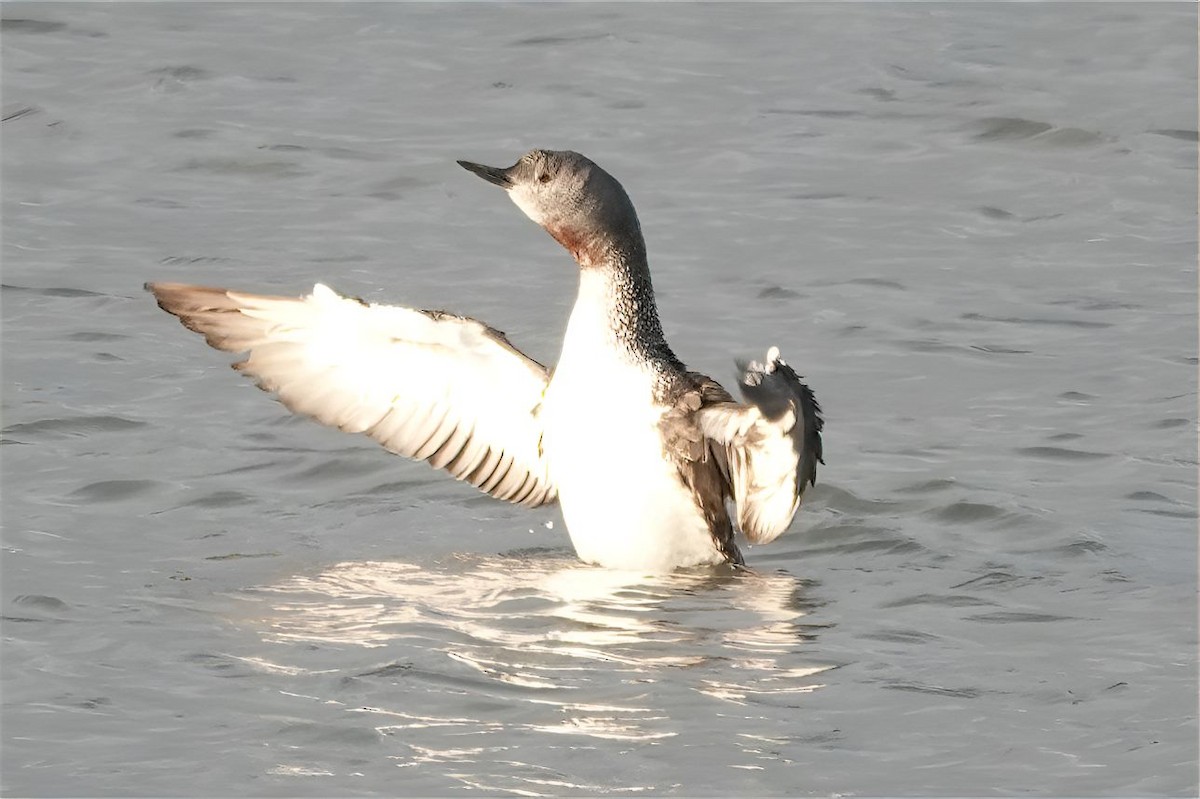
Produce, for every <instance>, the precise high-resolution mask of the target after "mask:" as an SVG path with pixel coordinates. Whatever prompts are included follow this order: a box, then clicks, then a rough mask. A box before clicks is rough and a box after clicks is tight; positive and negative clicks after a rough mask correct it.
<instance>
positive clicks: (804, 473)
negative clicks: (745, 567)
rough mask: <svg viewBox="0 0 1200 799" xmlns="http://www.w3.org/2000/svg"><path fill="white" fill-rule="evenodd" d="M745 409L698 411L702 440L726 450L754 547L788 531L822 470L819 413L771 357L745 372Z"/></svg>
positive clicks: (775, 355)
mask: <svg viewBox="0 0 1200 799" xmlns="http://www.w3.org/2000/svg"><path fill="white" fill-rule="evenodd" d="M740 367H741V369H742V380H741V390H742V396H743V397H744V398H745V399H746V400H747V404H745V405H741V404H737V403H732V402H729V403H717V404H713V405H709V406H707V407H703V408H701V409H700V410H699V411H698V413H697V417H698V421H699V425H700V429H701V431H702V432H703V433H704V435H705V436H706V437H707V438H709V439H711V440H712V441H714V442H716V443H717V444H720V445H723V447H724V451H725V456H726V466H727V470H728V476H729V482H730V484H731V487H732V489H733V500H734V502H735V504H736V505H737V515H738V526H739V527H740V528H741V530H742V532H743V533H745V534H746V538H748V539H749V540H750V541H751V542H753V543H756V544H759V543H762V544H765V543H767V542H770V541H773V540H775V539H776V538H777V537H778V536H779V535H780V534H781V533H782V532H783V531H784V530H786V529H787V527H788V525H789V524H791V521H792V517H793V516H795V515H796V510H797V509H798V508H799V507H800V500H801V498H802V497H803V495H804V490H805V488H807V487H808V486H809V485H813V484H814V483H816V480H817V463H818V462H821V463H824V461H823V460H821V428H822V427H823V424H824V423H823V421H822V420H821V406H820V405H818V404H817V400H816V398H815V397H814V396H813V393H812V391H811V390H810V389H809V388H808V386H806V385H804V383H802V382H800V378H799V376H798V375H797V374H796V372H795V371H794V370H793V369H792V367H790V366H788V365H787V364H786V363H784V362H783V361H782V360H780V358H779V350H777V349H776V348H774V347H772V348H771V349H770V351H768V352H767V359H766V363H765V364H759V363H755V362H751V363H749V364H740Z"/></svg>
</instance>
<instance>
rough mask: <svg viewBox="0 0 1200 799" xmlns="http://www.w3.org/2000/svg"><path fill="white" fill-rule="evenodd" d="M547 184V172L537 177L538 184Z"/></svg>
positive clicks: (548, 178)
mask: <svg viewBox="0 0 1200 799" xmlns="http://www.w3.org/2000/svg"><path fill="white" fill-rule="evenodd" d="M549 182H550V173H549V172H543V173H542V174H540V175H538V183H549Z"/></svg>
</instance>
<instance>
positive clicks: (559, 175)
mask: <svg viewBox="0 0 1200 799" xmlns="http://www.w3.org/2000/svg"><path fill="white" fill-rule="evenodd" d="M458 163H459V165H460V166H461V167H463V168H464V169H468V170H470V171H471V172H474V173H475V174H476V175H479V176H480V177H481V178H483V179H484V180H486V181H488V182H489V183H495V184H496V185H497V186H500V187H501V188H503V189H505V190H506V191H507V192H508V196H509V197H510V198H511V199H512V201H513V202H514V203H516V205H517V207H518V208H520V209H521V210H522V211H524V212H525V215H526V216H528V217H529V218H530V219H532V220H533V221H534V222H537V223H538V224H539V225H541V226H542V227H543V228H545V229H546V232H547V233H549V234H550V235H551V236H553V237H554V238H555V240H556V241H558V243H559V244H561V245H563V246H564V247H566V248H567V250H569V251H570V252H571V254H572V255H573V256H575V260H576V261H578V262H579V264H580V265H581V266H593V265H599V264H600V263H601V262H603V261H604V260H605V259H606V258H612V257H616V258H630V257H640V258H642V259H644V258H645V243H644V241H643V239H642V229H641V226H640V225H639V224H638V218H637V213H636V212H635V211H634V210H633V203H632V202H630V200H629V195H627V194H626V193H625V189H623V188H622V187H621V184H620V183H618V182H617V180H616V178H614V177H613V176H612V175H610V174H608V173H607V172H605V171H604V170H603V169H601V168H600V167H598V166H597V165H596V164H594V163H593V162H592V161H590V160H589V159H587V158H585V157H584V156H582V155H580V154H579V153H575V152H571V151H570V150H530V151H529V152H527V153H525V155H523V156H521V158H520V159H519V160H518V161H517V163H515V164H513V165H512V166H510V167H507V168H500V167H494V166H484V165H483V164H474V163H471V162H470V161H459V162H458Z"/></svg>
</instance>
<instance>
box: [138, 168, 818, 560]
mask: <svg viewBox="0 0 1200 799" xmlns="http://www.w3.org/2000/svg"><path fill="white" fill-rule="evenodd" d="M458 163H459V164H460V165H462V166H463V167H464V168H466V169H468V170H470V171H471V172H474V173H475V174H477V175H479V176H480V177H482V178H484V179H485V180H487V181H489V182H490V183H494V184H496V185H498V186H500V187H501V188H503V189H505V190H506V191H507V192H508V194H509V197H510V198H511V199H512V200H513V202H515V203H516V204H517V206H518V207H519V208H520V209H521V210H522V211H524V212H525V214H526V215H527V216H529V218H530V219H532V220H533V221H535V222H537V223H538V224H539V225H541V226H542V227H543V228H545V229H546V231H547V232H548V233H550V235H551V236H553V237H554V238H555V239H556V240H557V241H558V242H559V243H560V244H562V245H563V246H564V247H566V248H567V250H569V251H570V252H571V255H572V256H574V258H575V260H576V261H577V262H578V264H579V295H578V298H577V299H576V301H575V307H574V310H573V311H572V312H571V319H570V322H569V323H568V325H567V332H566V336H565V338H564V340H563V348H562V354H561V355H560V357H559V361H558V365H557V366H556V367H555V368H554V369H553V371H551V370H548V369H546V367H544V366H542V365H541V364H539V363H537V362H536V361H534V360H532V359H531V358H529V357H527V356H526V355H524V354H523V353H522V352H520V351H519V350H518V349H517V348H516V347H514V346H513V345H512V344H511V343H509V341H508V339H507V338H506V337H505V336H504V334H503V333H500V332H499V331H496V330H493V329H492V328H490V327H488V326H487V325H485V324H483V323H481V322H478V321H476V320H474V319H468V318H465V317H460V316H454V315H452V314H447V313H444V312H440V311H422V310H415V309H410V308H401V307H396V306H387V305H372V304H369V303H365V302H363V301H361V300H357V299H352V298H348V297H343V296H341V295H339V294H337V293H336V292H334V291H333V290H332V289H329V288H328V287H326V286H324V285H320V284H318V285H317V286H316V287H315V288H314V289H313V291H312V293H311V294H309V295H308V296H306V297H301V298H288V297H265V296H259V295H254V294H244V293H242V292H238V291H232V290H226V289H218V288H206V287H201V286H189V285H181V284H172V283H151V284H147V286H146V288H147V289H149V290H150V291H151V292H153V293H154V296H155V298H156V299H157V300H158V304H159V306H161V307H162V308H163V309H164V310H166V311H168V312H169V313H172V314H175V315H176V316H178V317H179V318H180V320H181V321H182V322H183V324H184V325H186V326H187V327H188V328H190V329H191V330H194V331H196V332H198V333H201V334H202V335H203V336H204V337H205V339H206V340H207V341H208V343H209V344H211V345H212V346H214V347H216V348H218V349H221V350H226V351H229V352H248V353H249V355H248V356H247V357H246V358H245V359H244V360H242V361H241V362H239V363H237V364H235V368H237V369H238V370H239V371H242V372H246V373H247V374H249V375H250V376H252V377H254V378H255V379H256V380H257V381H258V385H259V386H260V387H261V388H263V389H265V390H267V391H272V392H274V393H275V394H276V395H278V397H279V399H280V401H282V402H283V404H284V405H286V406H287V407H288V408H289V409H290V410H292V411H294V412H296V413H301V414H305V415H308V416H311V417H313V418H315V419H316V420H318V421H320V422H323V423H324V424H327V425H331V426H334V427H338V428H340V429H342V430H345V431H347V432H353V433H366V434H367V435H369V436H371V437H372V438H374V439H375V440H376V441H378V442H379V443H381V444H383V446H384V447H386V448H387V449H389V450H391V451H392V452H396V453H399V454H401V455H405V456H407V457H410V458H414V459H417V460H427V461H428V462H429V463H430V464H431V465H433V466H434V467H436V468H439V469H445V470H446V471H448V472H449V473H450V474H451V475H453V476H454V477H455V478H457V479H459V480H466V481H467V482H469V483H471V484H472V485H475V486H476V487H478V488H480V489H481V490H483V491H485V492H487V493H488V494H491V495H492V496H494V497H497V498H499V499H503V500H507V501H509V502H515V503H519V504H522V505H526V506H528V507H537V506H540V505H548V504H551V503H553V502H555V501H556V500H557V501H558V502H559V503H560V504H561V506H562V514H563V518H564V520H565V521H566V525H567V530H568V532H569V534H570V536H571V542H572V544H574V546H575V551H576V552H577V553H578V555H579V557H580V558H581V559H583V560H585V561H588V562H591V563H597V564H600V565H603V566H608V567H612V568H621V569H634V570H642V571H667V570H670V569H674V568H677V567H684V566H696V565H702V564H716V563H723V562H729V563H733V564H741V563H742V562H743V561H742V555H741V552H740V551H739V549H738V546H737V542H736V540H735V529H740V530H741V531H742V532H743V533H744V534H745V536H746V538H747V539H748V540H749V541H750V542H752V543H765V542H768V541H771V540H773V539H775V538H776V537H777V536H778V535H779V534H780V533H782V532H783V531H784V530H785V529H786V528H787V527H788V525H789V524H790V523H791V521H792V517H793V516H794V515H795V513H796V510H797V509H798V508H799V506H800V499H801V497H802V495H803V494H804V490H805V488H806V487H807V486H808V485H810V484H812V483H814V482H815V480H816V472H817V462H818V461H820V460H821V427H822V421H821V416H820V407H819V406H818V405H817V402H816V400H815V398H814V397H813V394H812V392H811V391H810V390H809V389H808V387H807V386H805V385H804V384H803V383H801V382H800V380H799V378H798V376H797V375H796V373H795V372H794V371H793V370H792V368H791V367H790V366H788V365H787V364H785V363H784V362H783V361H782V360H780V359H779V351H778V350H777V349H776V348H774V347H772V348H771V349H770V350H769V351H768V353H767V358H766V360H765V362H764V363H761V364H760V363H755V362H751V363H749V364H742V365H741V368H742V380H741V385H740V389H741V392H742V395H743V398H744V399H745V400H746V402H745V403H739V402H736V401H734V400H733V398H732V397H731V396H730V395H729V393H728V392H726V391H725V389H723V388H722V387H721V386H720V385H719V384H718V383H717V382H716V381H714V380H713V379H711V378H709V377H706V376H704V375H702V374H699V373H697V372H689V371H687V369H686V368H685V367H684V365H683V364H682V363H680V361H679V359H678V358H676V357H675V354H674V353H673V352H672V351H671V348H670V347H669V346H668V345H667V342H666V340H665V339H664V338H663V332H662V326H661V324H660V323H659V319H658V310H657V308H656V306H655V302H654V289H653V287H652V285H651V282H650V270H649V267H648V265H647V261H646V245H645V242H644V240H643V238H642V231H641V226H640V225H639V223H638V218H637V214H636V212H635V211H634V209H633V204H632V203H631V202H630V200H629V197H628V195H626V193H625V190H624V189H623V188H622V187H621V184H620V183H618V182H617V181H616V180H615V179H614V178H613V177H612V176H610V175H609V174H608V173H607V172H605V171H604V170H603V169H601V168H600V167H599V166H597V165H596V164H594V163H592V162H591V161H590V160H588V159H587V158H585V157H583V156H582V155H579V154H578V153H574V152H569V151H547V150H533V151H531V152H529V153H527V154H525V155H523V156H522V157H521V159H520V160H519V161H517V163H516V164H514V165H513V166H511V167H508V168H506V169H502V168H497V167H489V166H483V165H481V164H474V163H470V162H467V161H459V162H458ZM730 505H732V506H733V514H732V515H731V513H730Z"/></svg>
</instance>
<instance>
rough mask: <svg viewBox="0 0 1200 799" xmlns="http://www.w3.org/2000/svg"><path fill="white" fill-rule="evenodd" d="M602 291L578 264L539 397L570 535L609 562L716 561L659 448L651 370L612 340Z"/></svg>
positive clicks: (665, 566)
mask: <svg viewBox="0 0 1200 799" xmlns="http://www.w3.org/2000/svg"><path fill="white" fill-rule="evenodd" d="M589 282H591V283H593V284H595V285H589ZM603 290H604V285H603V278H602V277H599V276H593V275H591V274H589V272H587V271H585V272H583V273H582V275H581V287H580V295H579V300H578V301H577V302H576V305H575V310H574V311H573V312H572V314H571V321H570V324H569V325H568V327H567V334H566V338H565V340H564V342H563V352H562V357H561V359H560V360H559V364H558V366H557V367H556V369H555V372H554V378H553V380H552V381H551V383H550V386H549V387H548V389H547V391H546V397H545V401H544V403H543V406H542V418H543V422H544V425H545V428H544V429H545V433H544V436H543V448H544V451H545V453H546V459H547V462H548V464H549V468H550V474H551V479H552V480H553V482H554V484H555V486H557V488H558V496H559V501H560V503H561V505H562V512H563V517H564V519H565V520H566V523H567V529H568V532H569V533H570V536H571V542H572V544H574V546H575V550H576V552H577V553H578V554H579V557H580V558H581V559H583V560H585V561H588V562H591V563H598V564H601V565H603V566H607V567H610V568H618V569H634V570H640V571H668V570H670V569H673V568H676V567H679V566H691V565H697V564H701V563H719V562H720V561H721V560H722V556H721V554H720V552H719V551H718V550H717V547H716V545H715V544H714V542H713V538H712V535H711V533H710V532H709V530H708V526H707V524H706V523H705V521H704V518H703V516H702V515H701V513H700V511H699V509H698V508H697V506H696V503H695V501H694V500H693V498H692V496H691V493H690V492H689V491H688V490H687V489H686V488H685V487H684V486H683V484H682V482H681V481H680V480H679V477H678V474H677V472H676V470H675V467H674V466H673V465H672V464H671V463H670V462H668V461H667V459H666V458H665V457H664V455H663V449H662V443H661V439H660V436H659V431H658V421H659V419H660V418H661V416H662V410H663V409H662V408H660V407H658V406H656V405H655V404H654V402H653V387H654V373H653V371H652V370H651V369H650V368H648V365H645V364H639V363H636V362H635V359H632V358H631V357H629V355H628V354H626V353H624V352H623V351H622V350H621V348H620V347H618V346H617V345H616V343H615V341H614V339H613V336H612V332H611V329H610V327H609V322H608V319H607V317H606V316H605V313H606V306H605V303H604V302H603V297H602V296H598V295H599V294H600V292H602V291H603Z"/></svg>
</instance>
